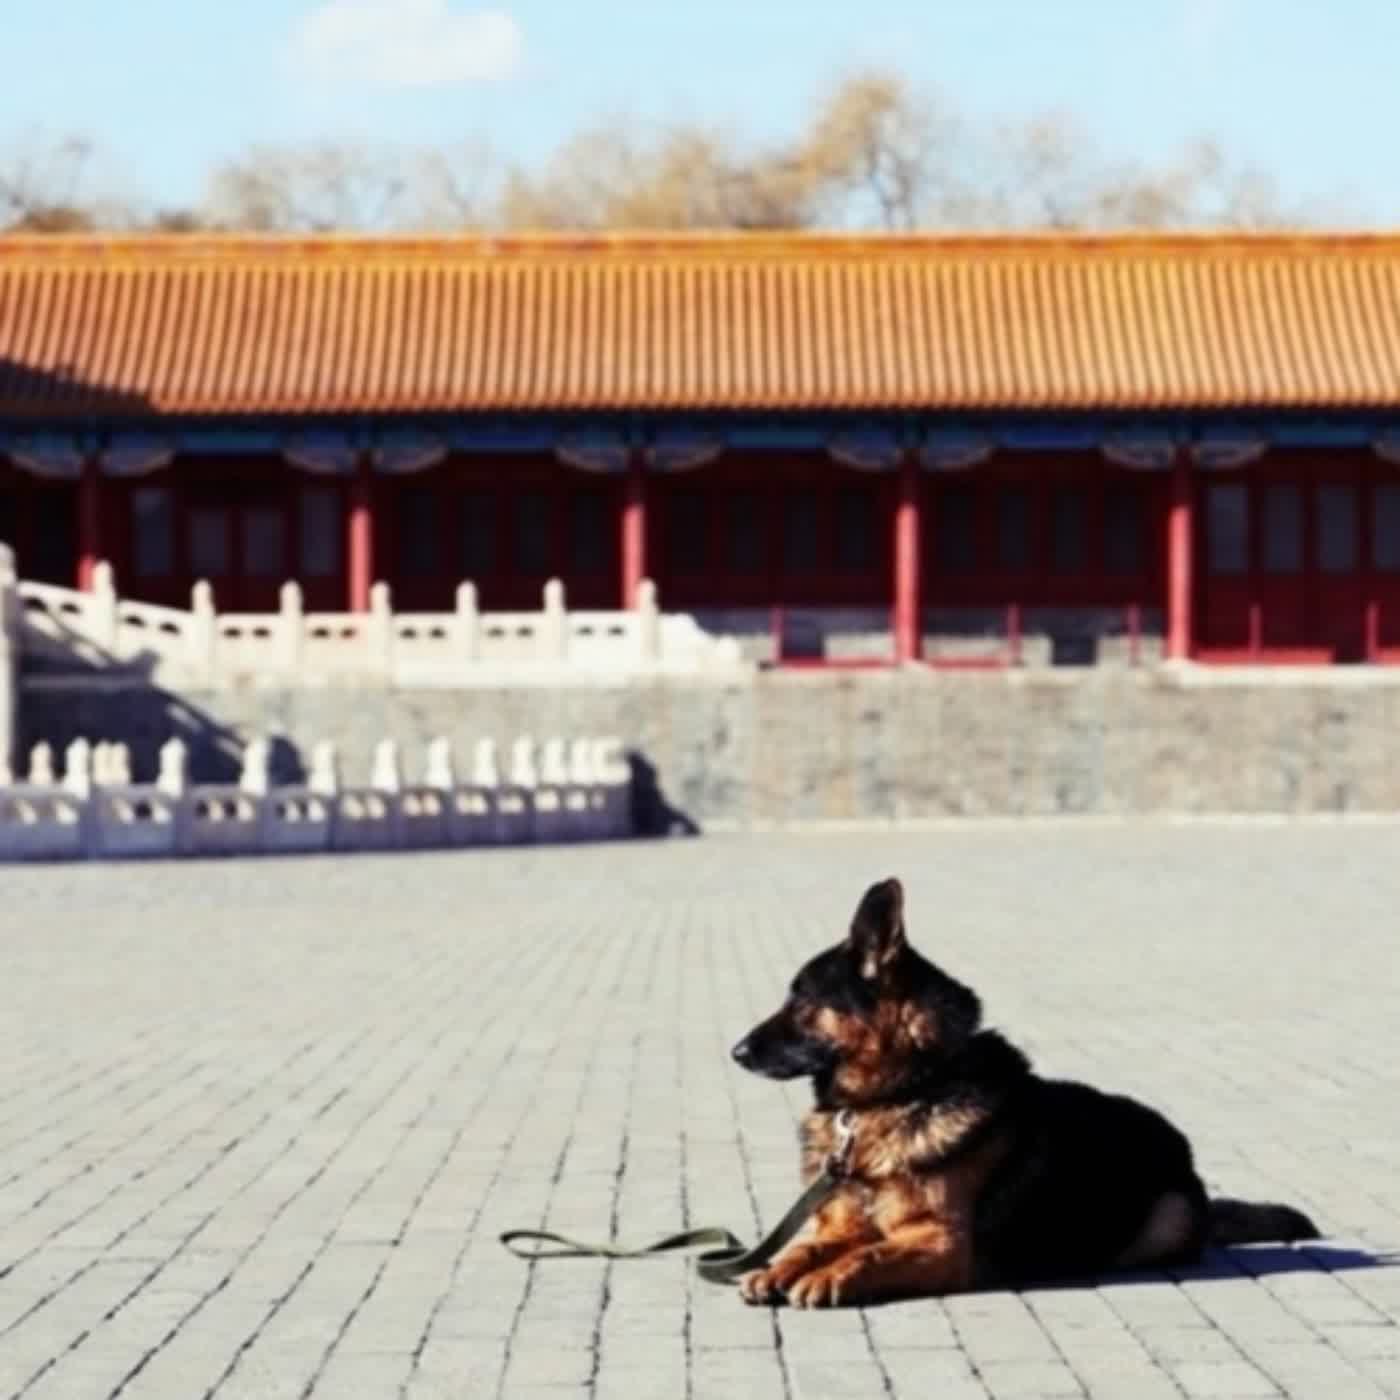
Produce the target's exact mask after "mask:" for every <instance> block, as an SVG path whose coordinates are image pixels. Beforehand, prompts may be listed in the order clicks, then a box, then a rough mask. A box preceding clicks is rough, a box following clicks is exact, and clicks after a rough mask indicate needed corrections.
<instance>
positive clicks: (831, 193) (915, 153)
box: [798, 69, 966, 230]
mask: <svg viewBox="0 0 1400 1400" xmlns="http://www.w3.org/2000/svg"><path fill="white" fill-rule="evenodd" d="M962 128H963V123H962V122H961V120H960V119H959V118H957V117H956V116H955V115H954V114H953V113H952V112H951V111H949V110H948V109H947V108H945V107H944V106H943V104H942V103H941V101H940V100H939V99H938V98H937V97H936V96H934V95H931V94H922V93H916V92H914V91H913V90H912V89H911V88H910V87H909V85H908V83H907V82H906V81H905V80H904V79H903V78H902V77H900V76H899V75H898V74H896V73H889V72H882V71H880V70H875V69H869V70H866V71H863V72H859V73H855V74H852V75H851V76H849V77H847V78H845V79H843V80H842V81H841V82H840V83H839V84H838V85H837V86H836V88H835V90H834V91H833V92H831V93H830V94H829V95H828V96H827V97H826V98H825V99H824V100H823V101H822V102H821V103H820V105H819V107H818V110H817V113H816V116H815V119H814V121H813V122H812V125H811V128H810V130H809V131H808V132H807V134H806V136H805V137H804V138H803V140H802V141H801V143H800V145H799V148H798V157H799V159H800V160H801V162H802V163H803V165H804V166H805V167H806V169H807V170H808V171H809V178H810V180H811V181H812V182H813V183H814V184H816V185H818V186H820V187H821V189H822V191H823V194H824V196H825V201H824V202H825V210H824V212H826V214H827V215H828V217H834V220H835V221H836V222H855V223H860V224H869V223H872V222H873V223H874V224H876V225H877V226H878V227H881V228H884V229H891V230H896V229H904V230H908V229H913V228H916V227H918V226H919V225H920V224H922V223H925V222H927V221H928V220H929V219H930V217H931V216H936V214H938V213H940V212H946V211H947V210H948V209H949V208H950V207H952V206H953V205H955V204H956V203H957V202H958V201H959V200H960V199H962V198H965V195H966V190H965V184H966V176H965V174H964V172H963V171H962V170H961V169H960V160H959V157H960V155H961V154H962V152H961V150H960V143H961V140H962Z"/></svg>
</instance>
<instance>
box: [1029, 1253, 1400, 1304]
mask: <svg viewBox="0 0 1400 1400" xmlns="http://www.w3.org/2000/svg"><path fill="white" fill-rule="evenodd" d="M1385 1268H1400V1253H1393V1252H1386V1253H1372V1252H1371V1251H1370V1250H1366V1249H1358V1248H1354V1247H1352V1246H1349V1245H1336V1244H1326V1243H1324V1242H1318V1243H1315V1244H1314V1243H1311V1242H1309V1243H1308V1244H1298V1245H1245V1246H1235V1247H1233V1248H1228V1249H1208V1250H1207V1251H1206V1253H1205V1256H1204V1257H1203V1258H1202V1259H1201V1261H1200V1262H1199V1263H1197V1264H1191V1265H1187V1266H1184V1267H1175V1268H1168V1269H1138V1270H1133V1271H1131V1272H1127V1273H1110V1274H1100V1275H1098V1276H1096V1277H1093V1278H1085V1279H1079V1280H1076V1281H1073V1282H1071V1281H1069V1280H1066V1281H1065V1282H1063V1283H1060V1284H1049V1285H1045V1287H1044V1288H1041V1287H1037V1290H1036V1291H1037V1292H1041V1291H1050V1290H1053V1289H1055V1288H1131V1287H1132V1286H1133V1285H1134V1284H1142V1283H1207V1282H1210V1281H1211V1280H1213V1279H1229V1278H1256V1279H1264V1278H1277V1277H1278V1276H1279V1275H1282V1274H1339V1273H1351V1272H1354V1271H1355V1270H1357V1269H1385Z"/></svg>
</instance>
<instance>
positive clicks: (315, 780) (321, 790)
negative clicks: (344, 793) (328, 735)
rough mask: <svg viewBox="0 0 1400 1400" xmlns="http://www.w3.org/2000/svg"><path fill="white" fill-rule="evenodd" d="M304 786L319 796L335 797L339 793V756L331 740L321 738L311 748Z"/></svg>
mask: <svg viewBox="0 0 1400 1400" xmlns="http://www.w3.org/2000/svg"><path fill="white" fill-rule="evenodd" d="M306 786H307V788H308V789H309V790H310V791H311V792H314V793H316V794H318V795H319V796H321V797H335V796H337V795H338V794H339V792H340V756H339V755H338V754H337V753H336V748H335V743H334V741H333V740H330V739H322V740H320V742H319V743H317V744H316V745H315V746H314V747H313V748H312V750H311V767H310V769H309V770H308V772H307V775H306Z"/></svg>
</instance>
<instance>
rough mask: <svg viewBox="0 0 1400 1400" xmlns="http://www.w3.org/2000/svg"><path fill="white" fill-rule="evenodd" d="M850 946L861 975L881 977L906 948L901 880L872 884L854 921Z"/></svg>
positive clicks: (852, 922) (872, 977)
mask: <svg viewBox="0 0 1400 1400" xmlns="http://www.w3.org/2000/svg"><path fill="white" fill-rule="evenodd" d="M850 943H851V949H852V951H853V952H854V953H855V955H856V960H857V962H858V964H859V966H860V975H861V976H862V977H865V978H869V979H871V980H873V979H875V978H876V977H878V976H879V975H880V974H881V972H883V971H884V970H885V968H887V967H888V966H889V965H890V964H891V963H892V962H893V961H894V960H895V959H896V958H897V957H898V956H899V955H900V953H901V952H903V950H904V888H903V886H902V885H901V884H900V883H899V881H898V880H895V879H889V880H881V881H880V883H879V884H878V885H871V887H870V888H869V889H868V890H866V892H865V895H864V896H863V897H862V899H861V901H860V905H859V907H858V908H857V909H856V912H855V917H854V918H853V919H852V920H851V937H850Z"/></svg>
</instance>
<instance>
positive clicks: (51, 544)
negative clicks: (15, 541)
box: [31, 490, 78, 586]
mask: <svg viewBox="0 0 1400 1400" xmlns="http://www.w3.org/2000/svg"><path fill="white" fill-rule="evenodd" d="M31 499H32V500H33V503H34V505H33V509H34V519H33V527H32V528H33V531H34V537H33V551H34V567H33V570H32V572H33V574H34V577H35V578H37V579H39V580H40V581H41V582H43V583H58V584H64V585H68V586H71V585H72V583H73V581H74V577H75V575H76V573H77V563H78V519H77V505H76V502H75V500H74V498H73V495H72V493H70V492H68V491H43V490H41V491H36V492H35V493H34V495H33V497H32V498H31Z"/></svg>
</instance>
